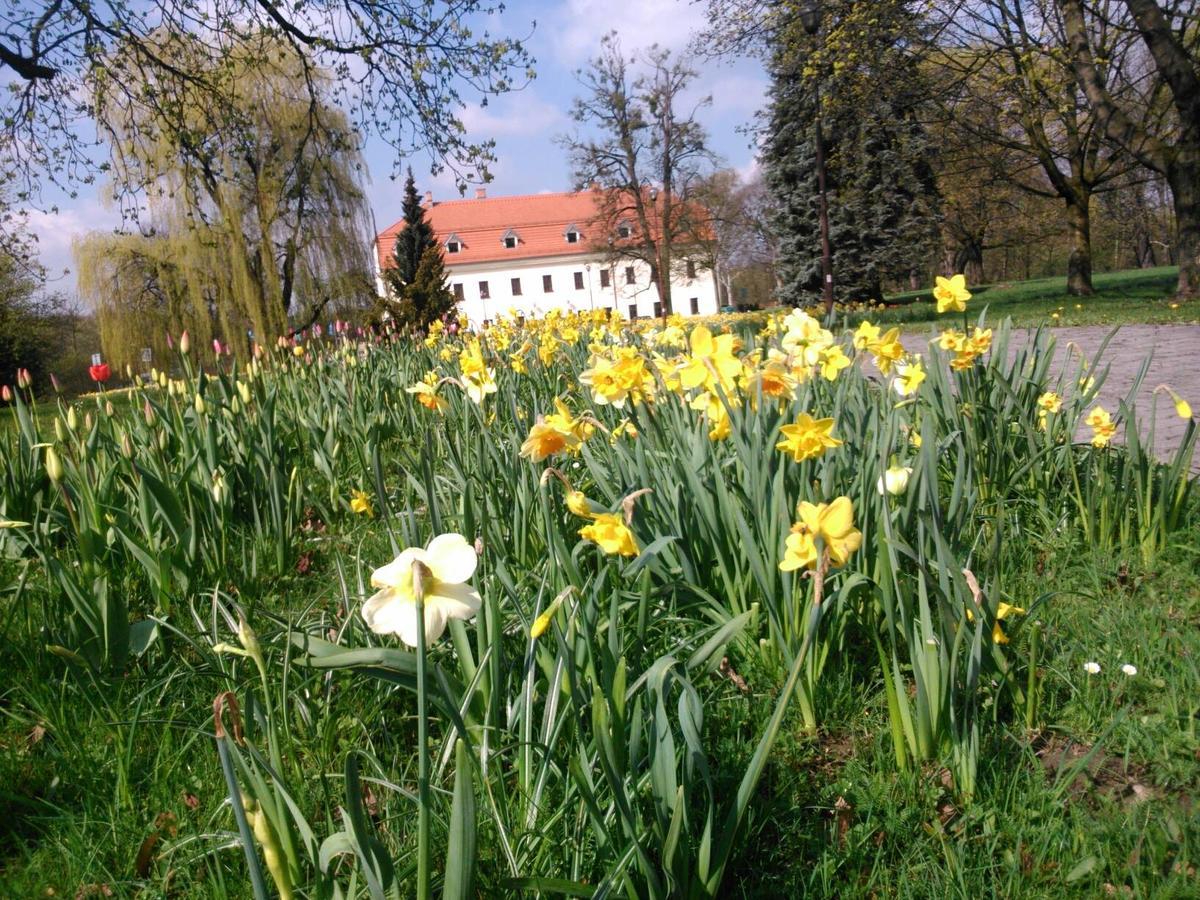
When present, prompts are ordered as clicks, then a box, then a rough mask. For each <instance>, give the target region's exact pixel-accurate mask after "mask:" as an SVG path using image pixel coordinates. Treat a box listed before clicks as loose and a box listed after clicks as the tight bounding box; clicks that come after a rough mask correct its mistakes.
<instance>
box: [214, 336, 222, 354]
mask: <svg viewBox="0 0 1200 900" xmlns="http://www.w3.org/2000/svg"><path fill="white" fill-rule="evenodd" d="M213 353H215V354H216V355H217V356H220V355H221V342H220V341H219V340H217V339H216V338H213Z"/></svg>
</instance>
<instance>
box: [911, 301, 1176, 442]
mask: <svg viewBox="0 0 1200 900" xmlns="http://www.w3.org/2000/svg"><path fill="white" fill-rule="evenodd" d="M1111 330H1112V329H1111V328H1109V327H1107V326H1099V325H1096V326H1086V327H1078V328H1055V329H1053V335H1054V338H1055V341H1056V344H1055V360H1054V365H1053V366H1052V367H1051V372H1053V373H1057V372H1058V371H1060V370H1061V368H1062V367H1063V366H1064V364H1065V363H1066V362H1067V360H1068V353H1069V352H1070V351H1069V350H1068V345H1069V344H1074V345H1075V346H1077V347H1078V348H1079V349H1080V351H1081V352H1082V353H1083V354H1084V355H1085V356H1086V357H1087V359H1088V360H1089V363H1090V362H1091V361H1093V360H1094V359H1095V356H1096V352H1097V351H1098V350H1099V349H1100V344H1101V343H1102V342H1103V341H1104V338H1105V337H1106V336H1107V335H1108V333H1109V332H1110V331H1111ZM933 333H934V332H932V331H929V332H925V331H917V330H913V331H910V332H909V333H907V334H905V335H904V338H903V341H904V346H905V347H906V348H907V349H908V350H909V351H910V352H922V351H923V350H924V349H925V347H926V346H927V345H928V341H929V336H930V335H931V334H933ZM1032 334H1033V332H1032V331H1030V330H1027V329H1018V330H1015V331H1014V333H1013V337H1012V344H1013V345H1014V346H1020V345H1021V344H1022V343H1023V342H1024V341H1026V340H1028V339H1029V337H1030V336H1031V335H1032ZM1147 356H1150V357H1151V361H1150V368H1149V370H1148V371H1147V372H1146V377H1145V378H1144V379H1142V384H1141V387H1140V388H1139V389H1138V393H1137V397H1136V404H1137V412H1138V417H1139V419H1141V420H1142V421H1143V425H1142V429H1143V432H1145V431H1146V430H1147V428H1148V425H1149V416H1150V410H1151V408H1152V406H1153V404H1154V389H1155V388H1156V387H1158V385H1160V384H1168V385H1170V386H1171V387H1172V388H1174V390H1175V392H1176V393H1178V394H1179V395H1180V396H1181V397H1183V398H1184V399H1185V400H1187V401H1188V402H1189V403H1190V404H1191V405H1192V410H1193V412H1195V413H1200V325H1125V326H1123V327H1122V328H1121V329H1120V330H1118V331H1117V333H1116V335H1115V336H1114V337H1113V339H1112V340H1111V341H1110V342H1109V344H1108V347H1107V348H1105V351H1104V356H1103V358H1102V359H1101V360H1100V365H1101V366H1102V367H1103V366H1104V365H1106V364H1107V365H1108V367H1109V372H1108V378H1107V380H1106V381H1105V382H1104V384H1103V386H1102V387H1101V389H1100V396H1099V401H1098V402H1099V403H1100V404H1101V405H1103V406H1104V407H1105V408H1106V409H1108V410H1109V412H1114V413H1115V412H1116V409H1117V401H1118V400H1120V399H1123V398H1124V397H1125V395H1126V394H1127V393H1128V392H1129V388H1130V386H1131V385H1132V384H1133V381H1134V379H1135V378H1136V377H1137V373H1138V371H1139V370H1140V368H1141V365H1142V363H1143V362H1144V361H1145V359H1146V357H1147ZM1186 427H1187V422H1185V421H1184V420H1183V419H1180V418H1179V416H1177V415H1176V414H1175V407H1174V404H1172V403H1171V401H1170V397H1169V396H1168V395H1166V394H1165V393H1164V394H1159V396H1158V407H1157V410H1156V415H1155V422H1154V445H1155V452H1156V453H1157V454H1158V456H1159V457H1160V458H1164V457H1166V456H1169V455H1170V454H1171V453H1172V452H1173V451H1174V450H1175V449H1176V448H1177V447H1178V446H1179V443H1180V441H1182V440H1183V434H1184V430H1185V429H1186ZM1090 433H1091V432H1090V430H1089V429H1087V428H1084V429H1082V430H1081V432H1080V436H1081V437H1083V436H1086V434H1090ZM1193 464H1194V465H1195V464H1200V453H1198V454H1197V458H1196V459H1194V460H1193Z"/></svg>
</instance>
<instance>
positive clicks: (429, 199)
mask: <svg viewBox="0 0 1200 900" xmlns="http://www.w3.org/2000/svg"><path fill="white" fill-rule="evenodd" d="M425 205H426V206H433V191H426V192H425Z"/></svg>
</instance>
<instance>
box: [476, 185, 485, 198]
mask: <svg viewBox="0 0 1200 900" xmlns="http://www.w3.org/2000/svg"><path fill="white" fill-rule="evenodd" d="M486 198H487V188H481V187H478V188H475V199H476V200H484V199H486Z"/></svg>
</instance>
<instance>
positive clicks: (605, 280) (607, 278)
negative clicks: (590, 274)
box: [600, 269, 612, 287]
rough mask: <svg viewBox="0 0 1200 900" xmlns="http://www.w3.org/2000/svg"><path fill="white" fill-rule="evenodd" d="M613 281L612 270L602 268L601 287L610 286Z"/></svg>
mask: <svg viewBox="0 0 1200 900" xmlns="http://www.w3.org/2000/svg"><path fill="white" fill-rule="evenodd" d="M611 282H612V270H610V269H601V270H600V287H608V286H609V284H610V283H611Z"/></svg>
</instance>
